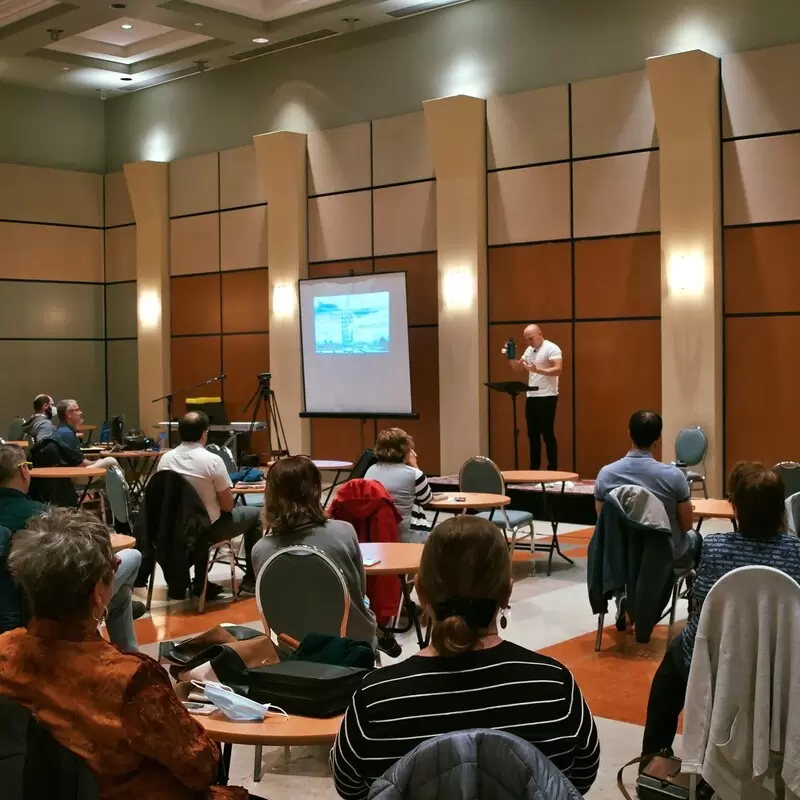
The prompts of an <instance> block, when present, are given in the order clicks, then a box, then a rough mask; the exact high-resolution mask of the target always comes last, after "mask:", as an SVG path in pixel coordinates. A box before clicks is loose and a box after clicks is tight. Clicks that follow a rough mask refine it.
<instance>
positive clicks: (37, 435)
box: [22, 414, 56, 442]
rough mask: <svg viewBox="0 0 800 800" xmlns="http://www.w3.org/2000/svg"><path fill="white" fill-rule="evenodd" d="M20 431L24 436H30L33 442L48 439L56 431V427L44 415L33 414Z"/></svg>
mask: <svg viewBox="0 0 800 800" xmlns="http://www.w3.org/2000/svg"><path fill="white" fill-rule="evenodd" d="M22 430H23V431H24V432H25V435H26V436H30V437H31V439H33V441H35V442H38V441H40V440H41V439H49V438H50V437H51V436H52V435H53V433H54V432H55V430H56V426H55V425H53V423H52V422H51V421H50V419H49V418H48V417H46V416H45V415H44V414H34V415H33V416H32V417H31V418H30V419H29V420H28V421H27V422H26V423H25V424H24V425H23V426H22Z"/></svg>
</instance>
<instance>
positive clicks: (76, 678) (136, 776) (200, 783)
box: [0, 508, 247, 800]
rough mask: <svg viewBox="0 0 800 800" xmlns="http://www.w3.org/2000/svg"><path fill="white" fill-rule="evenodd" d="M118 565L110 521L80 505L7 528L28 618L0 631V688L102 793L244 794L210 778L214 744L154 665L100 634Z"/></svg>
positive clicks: (221, 797)
mask: <svg viewBox="0 0 800 800" xmlns="http://www.w3.org/2000/svg"><path fill="white" fill-rule="evenodd" d="M123 552H125V551H123ZM117 565H118V558H117V557H115V556H114V553H113V552H112V550H111V541H110V538H109V532H108V528H106V526H105V525H103V524H102V523H101V522H99V521H98V520H97V519H96V518H95V517H92V516H90V515H88V514H84V513H81V512H77V511H71V510H67V509H62V508H54V509H52V510H50V511H48V512H47V513H45V514H43V515H42V516H40V517H37V518H35V519H33V520H31V523H30V526H29V527H28V528H26V529H25V530H23V531H20V532H19V533H18V534H17V535H16V536H15V538H14V542H13V546H12V549H11V555H10V557H9V569H10V570H11V574H12V575H13V577H14V579H15V580H16V581H17V582H18V583H19V584H20V585H21V586H22V587H23V590H24V592H25V596H26V598H27V601H28V604H29V606H30V608H31V612H32V619H31V621H30V622H29V624H28V628H27V630H26V629H25V628H18V629H16V630H14V631H10V632H8V633H5V634H3V635H2V636H0V695H3V696H4V697H8V698H10V699H11V700H14V701H16V702H17V703H20V704H21V705H23V706H25V707H26V708H28V709H30V710H32V711H34V712H35V714H36V717H37V718H38V720H39V722H40V723H41V724H42V725H44V727H46V728H47V729H48V730H49V731H50V733H52V734H53V736H54V737H55V738H56V740H57V741H58V742H59V743H60V744H61V745H63V746H64V747H66V748H67V749H68V750H71V751H72V752H73V753H75V754H76V755H78V756H80V757H81V758H82V759H83V760H84V762H85V763H86V765H87V766H88V767H89V769H90V770H91V771H92V773H94V776H95V778H96V780H97V784H98V793H99V797H100V798H101V800H105V799H106V798H108V800H111V798H113V800H140V798H174V800H178V798H189V797H205V798H214V800H227V799H230V800H244V798H247V792H246V791H245V790H244V789H238V788H233V787H231V788H223V787H216V786H214V787H212V783H213V782H214V779H215V777H216V775H217V768H218V762H219V757H220V752H219V747H218V746H217V745H216V744H215V743H214V742H212V741H211V739H209V737H208V736H207V735H206V733H205V731H204V730H203V727H202V726H201V725H200V724H199V723H198V722H196V721H195V720H194V719H192V717H191V716H190V715H189V713H188V712H187V711H186V710H185V709H184V708H183V706H182V705H181V703H180V701H179V700H178V698H177V696H176V695H175V693H174V691H173V689H172V685H171V683H170V679H169V677H168V676H167V673H166V672H165V671H164V670H163V669H162V667H160V666H159V665H158V664H157V663H156V662H155V661H153V659H151V658H150V657H149V656H145V655H143V654H140V653H122V652H120V651H119V650H117V648H115V647H114V646H112V645H110V644H108V642H106V641H105V640H104V639H102V638H101V637H100V635H99V634H98V633H97V624H98V622H99V621H100V620H101V619H102V618H103V616H104V615H105V610H106V607H107V606H108V605H109V604H110V603H111V598H112V592H113V583H114V571H115V569H117Z"/></svg>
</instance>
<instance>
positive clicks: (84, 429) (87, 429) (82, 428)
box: [76, 424, 97, 444]
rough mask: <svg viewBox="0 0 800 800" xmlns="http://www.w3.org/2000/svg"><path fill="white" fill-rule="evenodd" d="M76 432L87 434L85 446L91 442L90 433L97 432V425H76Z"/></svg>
mask: <svg viewBox="0 0 800 800" xmlns="http://www.w3.org/2000/svg"><path fill="white" fill-rule="evenodd" d="M76 430H77V432H78V433H79V434H82V433H86V434H88V435H87V437H86V444H89V442H91V441H92V433H93V432H94V431H96V430H97V425H83V424H81V425H78V427H77V429H76Z"/></svg>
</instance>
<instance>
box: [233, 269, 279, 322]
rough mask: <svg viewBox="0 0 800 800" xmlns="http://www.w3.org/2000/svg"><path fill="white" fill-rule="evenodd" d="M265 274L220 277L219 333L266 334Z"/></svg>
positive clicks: (252, 272) (247, 272) (258, 271)
mask: <svg viewBox="0 0 800 800" xmlns="http://www.w3.org/2000/svg"><path fill="white" fill-rule="evenodd" d="M269 302H270V298H269V270H268V269H248V270H245V271H242V272H223V273H222V332H223V333H246V332H249V331H266V330H269Z"/></svg>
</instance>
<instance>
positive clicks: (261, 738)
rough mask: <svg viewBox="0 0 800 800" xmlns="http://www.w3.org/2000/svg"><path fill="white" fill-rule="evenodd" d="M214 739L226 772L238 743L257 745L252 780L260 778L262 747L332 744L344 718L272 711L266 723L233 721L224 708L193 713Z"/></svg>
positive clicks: (228, 772)
mask: <svg viewBox="0 0 800 800" xmlns="http://www.w3.org/2000/svg"><path fill="white" fill-rule="evenodd" d="M192 717H193V718H194V719H195V720H197V721H198V722H199V723H200V724H201V725H202V726H203V727H204V728H205V731H206V733H207V734H208V735H209V737H210V738H211V739H213V740H214V741H215V742H219V743H220V744H222V745H223V748H222V761H223V766H224V769H225V774H226V775H228V774H230V767H231V753H232V751H233V745H235V744H250V745H255V748H256V761H255V770H254V774H253V780H254V781H255V782H256V783H258V782H259V781H260V780H261V748H262V747H294V746H299V745H312V744H333V742H334V740H335V739H336V734H337V733H338V732H339V727H340V726H341V724H342V717H341V716H338V717H329V718H328V719H313V718H311V717H297V716H291V715H290V716H289V717H288V718H286V717H284V716H282V715H280V714H270V715H269V716H268V717H267V718H266V719H265V720H264V721H263V722H233V721H232V720H229V719H228V718H227V717H226V716H225V715H224V714H223V713H222V712H221V711H215V712H214V713H213V714H209V715H205V714H192Z"/></svg>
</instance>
